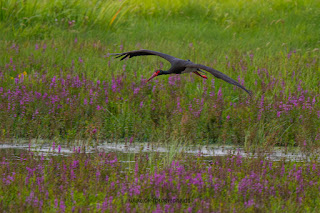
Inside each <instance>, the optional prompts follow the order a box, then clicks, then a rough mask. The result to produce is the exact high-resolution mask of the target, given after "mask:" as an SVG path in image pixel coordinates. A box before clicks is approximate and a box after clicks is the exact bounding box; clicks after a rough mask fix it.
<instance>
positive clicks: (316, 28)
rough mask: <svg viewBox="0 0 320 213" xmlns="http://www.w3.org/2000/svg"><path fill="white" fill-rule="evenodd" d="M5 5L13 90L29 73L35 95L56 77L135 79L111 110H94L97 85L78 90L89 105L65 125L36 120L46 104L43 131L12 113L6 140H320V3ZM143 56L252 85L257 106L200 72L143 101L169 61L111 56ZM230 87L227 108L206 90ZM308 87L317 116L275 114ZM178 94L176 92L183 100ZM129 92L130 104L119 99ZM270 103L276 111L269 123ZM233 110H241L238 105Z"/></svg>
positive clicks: (0, 25)
mask: <svg viewBox="0 0 320 213" xmlns="http://www.w3.org/2000/svg"><path fill="white" fill-rule="evenodd" d="M0 8H1V10H0V38H1V39H0V51H1V56H0V71H1V73H2V79H1V83H2V87H3V88H4V90H5V91H6V92H7V91H8V90H13V89H15V88H16V84H15V83H14V78H18V76H19V75H21V73H24V72H26V73H27V76H28V78H26V81H25V82H24V83H23V84H25V86H26V87H27V88H28V89H29V90H30V91H31V90H33V91H38V92H42V93H44V92H48V82H50V81H51V80H52V78H53V77H54V76H56V77H59V78H64V79H65V78H66V77H67V76H68V74H70V75H71V76H72V77H74V76H79V77H80V78H81V77H83V78H85V79H87V80H89V81H92V82H97V81H98V80H99V81H101V82H102V81H106V82H111V81H112V78H113V77H114V78H120V77H121V78H122V77H124V79H125V80H124V84H125V86H124V88H125V90H124V91H122V92H121V93H119V94H112V93H111V94H110V97H109V98H110V100H112V101H110V102H109V103H108V104H105V105H102V106H103V107H104V109H105V110H106V111H105V112H104V113H101V112H99V113H96V111H94V110H93V108H92V107H91V108H90V107H89V108H87V107H85V106H83V105H82V104H83V101H84V98H86V97H88V93H89V91H88V88H87V87H84V88H80V89H74V88H72V89H70V92H71V95H78V94H79V96H80V100H79V106H77V107H75V108H73V109H72V110H71V109H69V108H68V107H66V108H63V109H64V110H65V111H64V113H65V114H63V113H62V114H60V115H59V116H58V118H59V119H58V120H57V121H55V119H57V118H56V117H51V116H49V115H48V114H47V113H48V109H47V108H46V106H45V105H44V104H43V103H38V105H37V104H35V105H33V106H32V107H30V108H29V115H28V116H30V117H32V114H33V113H34V110H35V109H36V108H37V107H38V108H39V107H40V108H41V109H42V115H43V117H41V118H39V119H38V120H37V119H36V121H34V123H33V124H32V125H34V126H32V125H27V124H30V122H29V121H28V120H26V119H27V118H25V120H19V119H16V118H15V117H14V114H12V115H9V117H8V113H7V112H6V111H4V110H3V111H2V112H1V113H2V114H1V120H2V126H0V128H1V131H2V133H1V137H2V139H3V138H8V137H11V138H12V137H31V138H32V137H44V138H56V139H67V140H69V139H70V140H73V139H83V138H86V137H91V136H92V134H91V133H90V131H92V130H93V129H94V128H96V127H97V128H98V131H99V134H98V137H96V136H95V137H93V138H95V139H97V138H98V139H105V138H114V139H121V138H122V139H123V138H126V137H127V138H130V137H132V136H135V138H137V139H139V140H142V141H150V140H154V141H157V140H175V141H179V140H180V139H181V138H186V140H187V139H191V140H194V141H198V142H199V141H210V142H227V143H240V144H246V145H252V144H261V143H262V144H281V145H284V144H293V145H297V144H303V143H304V141H305V140H307V141H309V142H310V143H311V142H313V143H314V142H315V141H316V135H317V133H318V132H319V129H318V128H317V125H318V124H319V122H318V119H317V110H318V108H319V104H318V95H317V94H319V92H320V91H319V87H318V86H319V81H318V79H317V78H316V77H315V76H317V75H318V74H319V44H320V43H319V42H320V39H319V38H320V37H319V35H320V9H319V8H320V3H319V2H318V1H307V0H299V1H234V0H230V1H203V0H199V1H84V0H78V1H76V0H73V1H60V0H56V1H4V0H3V1H1V2H0ZM37 48H38V49H37ZM140 48H145V49H153V50H157V51H162V52H165V53H168V54H171V55H174V56H176V57H179V58H182V59H190V60H192V61H194V62H196V63H203V64H206V65H208V66H212V67H214V68H216V69H218V70H220V71H222V72H224V73H226V74H228V75H229V76H231V77H232V78H234V79H238V77H240V78H241V79H243V80H244V83H245V86H246V87H247V88H249V89H251V90H253V92H254V97H253V98H252V99H250V100H247V96H246V95H245V94H243V93H241V92H239V91H238V90H233V89H232V86H230V85H228V84H226V83H224V82H222V81H219V80H217V79H216V81H215V88H213V87H211V79H212V78H213V77H211V76H210V79H209V80H208V81H207V82H206V83H205V82H202V80H201V79H197V78H193V77H192V76H188V75H186V76H183V77H182V78H181V81H180V83H179V84H177V85H176V86H174V87H172V86H171V85H170V83H169V81H168V77H165V76H163V77H159V78H158V81H156V82H157V83H154V82H152V83H151V84H150V85H149V86H148V87H141V93H139V96H138V97H136V96H135V95H134V94H133V92H132V91H131V89H132V88H131V87H130V85H131V84H132V83H135V84H136V85H138V84H140V82H141V78H142V76H143V77H144V78H146V77H148V76H149V75H151V73H152V72H153V71H154V70H155V69H158V68H159V67H161V66H162V65H163V69H166V68H168V66H169V64H168V63H167V62H165V61H164V60H162V59H160V58H156V57H140V58H138V57H137V58H133V59H130V60H128V61H121V62H120V61H117V60H114V59H112V58H109V57H108V53H113V52H122V51H128V50H134V49H140ZM80 59H81V60H80ZM11 61H12V62H11ZM80 61H83V62H80ZM124 66H125V67H124ZM13 67H14V69H13ZM258 70H259V71H258ZM294 73H295V74H294ZM19 78H20V77H19ZM41 79H42V80H43V81H44V82H42V80H41ZM300 81H301V82H300ZM272 82H274V83H272ZM154 85H157V86H159V87H162V88H163V89H159V87H158V90H157V91H156V92H152V86H154ZM161 85H162V86H161ZM271 85H273V86H271ZM283 85H285V86H283ZM298 85H299V86H298ZM220 87H221V88H223V90H222V92H223V101H222V102H219V101H218V100H217V97H215V98H210V97H209V95H208V94H206V95H205V94H204V92H203V91H204V89H205V88H207V89H208V92H214V93H215V94H217V93H218V90H219V88H220ZM298 87H301V88H302V89H303V90H304V91H308V92H306V94H304V97H305V99H306V100H305V103H307V98H310V100H309V102H312V100H313V98H315V100H316V103H315V105H314V106H313V107H314V108H313V111H312V113H311V114H308V112H306V111H305V110H303V109H302V105H301V107H300V105H299V107H300V108H299V107H298V108H297V109H295V110H293V111H290V114H289V115H288V116H287V117H277V109H276V108H274V107H279V106H280V105H281V104H280V103H281V102H285V101H286V100H287V99H288V96H289V95H290V94H291V95H294V96H295V97H297V98H298V97H300V96H301V95H302V92H301V90H299V89H298ZM62 89H63V88H62V87H61V88H59V90H58V91H55V90H51V92H52V95H57V94H60V93H59V92H61V91H62ZM100 89H102V86H101V88H100ZM109 90H110V89H109ZM173 90H174V91H175V94H173V93H171V92H172V91H173ZM99 94H100V96H99V101H98V102H97V103H95V104H100V105H101V103H103V101H104V97H103V94H102V93H99ZM120 95H121V98H123V99H124V100H126V99H127V100H129V102H125V101H123V100H119V98H120ZM178 97H180V101H181V106H182V107H183V109H184V113H181V114H175V113H174V111H175V110H176V105H177V98H178ZM262 97H264V102H265V104H266V105H269V106H271V107H269V108H268V112H267V113H266V114H264V115H263V116H262V117H261V118H259V120H258V119H257V117H259V116H258V115H259V110H260V108H259V104H260V102H261V99H262ZM201 98H204V99H205V102H204V105H203V111H202V114H201V116H199V118H194V117H193V115H192V113H191V112H189V111H188V104H193V106H194V108H196V110H199V109H200V106H199V104H197V101H196V99H199V100H200V99H201ZM3 100H5V99H3ZM141 101H143V104H144V108H143V109H140V104H141ZM152 101H154V102H155V103H153V102H152ZM309 102H308V103H309ZM4 103H6V102H4ZM17 103H18V101H17ZM231 103H236V104H238V105H237V107H232V106H231V105H230V104H231ZM6 104H7V103H6ZM63 104H65V103H63ZM214 105H216V108H213V106H214ZM66 106H67V105H66ZM95 107H96V106H95ZM153 108H155V109H156V110H152V109H153ZM16 110H17V113H18V114H19V113H21V111H19V110H20V109H16ZM300 115H303V116H305V120H306V122H302V121H300V120H299V119H298V118H299V116H300ZM228 116H230V118H227V117H228ZM300 130H301V131H300ZM279 138H280V139H279Z"/></svg>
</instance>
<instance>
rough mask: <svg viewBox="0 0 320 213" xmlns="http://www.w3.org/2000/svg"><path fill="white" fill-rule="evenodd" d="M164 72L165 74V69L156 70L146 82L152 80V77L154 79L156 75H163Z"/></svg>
mask: <svg viewBox="0 0 320 213" xmlns="http://www.w3.org/2000/svg"><path fill="white" fill-rule="evenodd" d="M163 74H164V73H163V70H156V71H155V72H154V73H153V74H152V76H151V77H150V78H149V79H148V80H147V81H146V82H148V81H150V80H151V79H153V78H154V77H156V76H158V75H163Z"/></svg>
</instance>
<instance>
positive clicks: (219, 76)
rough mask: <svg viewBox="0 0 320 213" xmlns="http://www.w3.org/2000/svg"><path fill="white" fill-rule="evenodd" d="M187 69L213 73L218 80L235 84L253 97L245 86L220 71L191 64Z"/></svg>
mask: <svg viewBox="0 0 320 213" xmlns="http://www.w3.org/2000/svg"><path fill="white" fill-rule="evenodd" d="M187 67H190V68H198V69H202V70H205V71H207V72H209V73H211V74H212V75H214V76H215V77H216V78H220V79H222V80H224V81H225V82H228V83H229V84H233V85H235V86H237V87H240V88H241V89H243V90H244V91H246V92H247V93H248V94H249V95H250V96H251V95H252V92H251V91H249V90H247V89H246V88H245V87H244V86H242V85H241V84H239V82H237V81H235V80H233V79H232V78H230V77H229V76H227V75H226V74H223V73H222V72H219V71H218V70H215V69H213V68H211V67H207V66H205V65H202V64H189V65H187Z"/></svg>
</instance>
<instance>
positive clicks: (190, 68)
mask: <svg viewBox="0 0 320 213" xmlns="http://www.w3.org/2000/svg"><path fill="white" fill-rule="evenodd" d="M110 55H113V56H116V58H121V60H123V59H125V58H132V57H135V56H144V55H156V56H159V57H161V58H164V59H166V60H167V61H169V62H170V63H171V67H170V69H169V70H156V71H155V73H153V75H152V76H151V77H150V78H149V79H148V80H147V81H150V80H151V79H153V78H154V77H156V76H159V75H167V74H183V73H191V72H192V73H194V74H196V75H198V76H200V77H202V78H204V79H207V76H205V75H202V74H200V73H199V72H203V71H202V70H205V71H207V72H209V73H211V74H212V75H214V76H215V77H216V78H220V79H222V80H224V81H225V82H228V83H230V84H233V85H235V86H237V87H240V88H241V89H243V90H244V91H246V92H247V93H248V94H249V95H251V91H249V90H247V89H246V88H245V87H244V86H242V85H241V84H239V83H238V82H237V81H235V80H233V79H232V78H230V77H229V76H227V75H226V74H223V73H222V72H219V71H218V70H215V69H213V68H211V67H207V66H205V65H202V64H195V63H193V62H191V61H190V60H183V59H180V58H176V57H173V56H171V55H168V54H165V53H161V52H156V51H153V50H134V51H129V52H124V53H112V54H110Z"/></svg>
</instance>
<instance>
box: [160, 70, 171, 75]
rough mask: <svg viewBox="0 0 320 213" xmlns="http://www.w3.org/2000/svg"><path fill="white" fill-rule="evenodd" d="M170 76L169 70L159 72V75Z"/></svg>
mask: <svg viewBox="0 0 320 213" xmlns="http://www.w3.org/2000/svg"><path fill="white" fill-rule="evenodd" d="M168 74H171V72H170V71H169V70H160V73H159V75H168Z"/></svg>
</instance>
